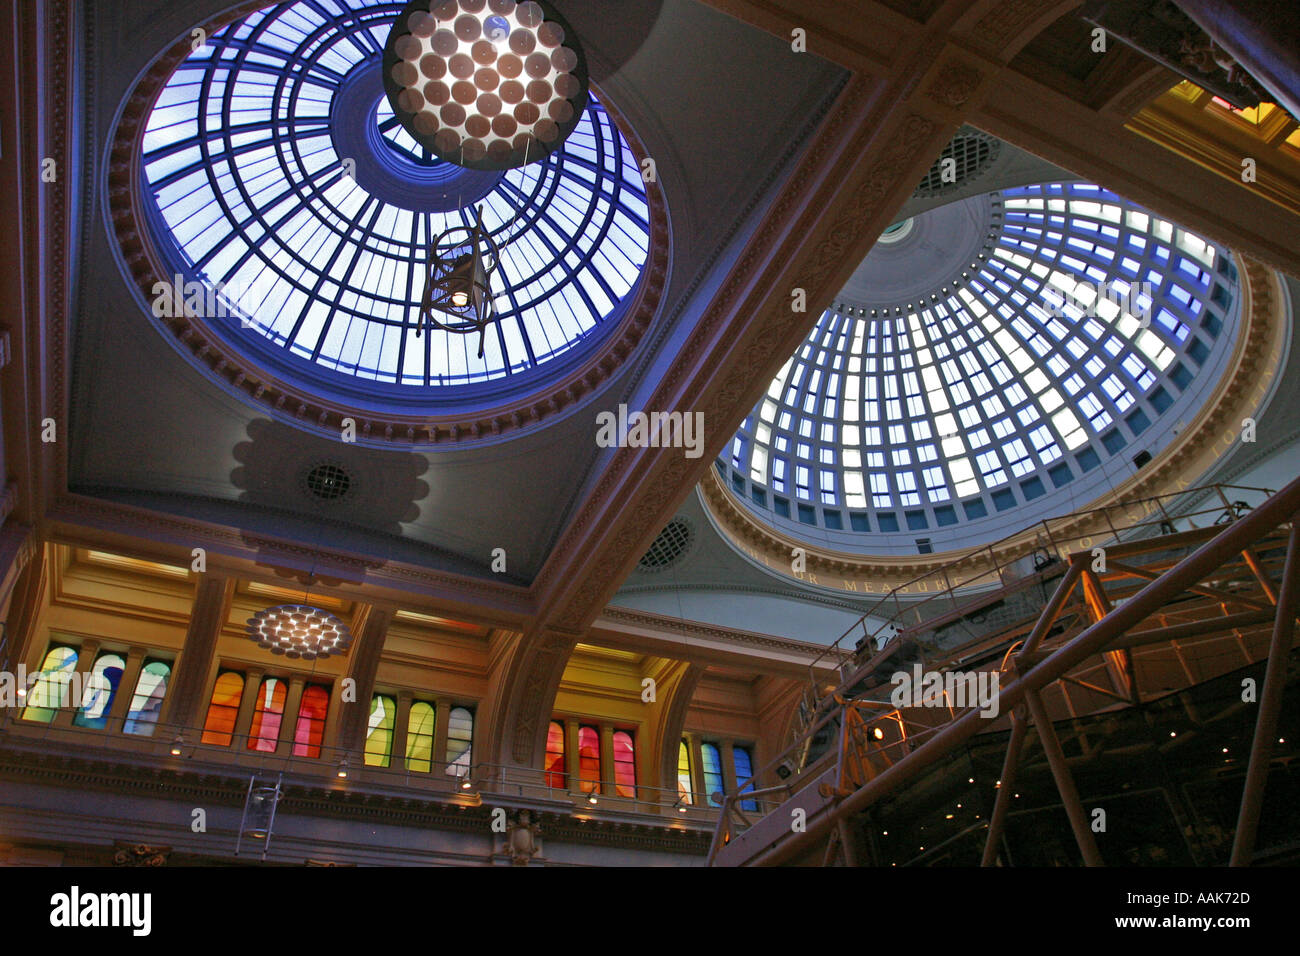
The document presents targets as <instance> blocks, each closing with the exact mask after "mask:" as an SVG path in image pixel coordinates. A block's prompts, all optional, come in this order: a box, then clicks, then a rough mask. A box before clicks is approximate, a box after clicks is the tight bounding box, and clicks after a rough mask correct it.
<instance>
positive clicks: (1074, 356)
mask: <svg viewBox="0 0 1300 956" xmlns="http://www.w3.org/2000/svg"><path fill="white" fill-rule="evenodd" d="M998 195H999V196H1000V200H1001V208H1002V217H1001V221H1000V223H999V224H998V226H997V227H996V231H995V233H993V234H992V235H991V236H990V240H991V245H986V247H985V248H986V249H988V250H989V251H988V254H985V253H983V252H981V253H980V254H979V256H978V258H977V259H976V260H975V261H974V262H972V263H971V265H970V268H969V269H967V270H963V271H962V272H961V273H960V274H959V275H956V276H954V277H952V278H951V280H950V281H948V282H946V283H944V282H943V280H942V277H939V281H937V282H936V288H935V291H934V293H933V294H931V295H929V296H928V297H926V298H924V299H922V300H920V301H909V302H899V303H896V304H893V303H891V304H890V305H889V306H884V305H878V306H877V307H875V308H866V307H858V306H856V305H853V306H850V305H848V304H847V303H837V304H836V305H835V306H834V307H833V308H832V309H830V310H828V311H827V312H825V313H824V314H823V315H822V316H821V318H820V320H819V321H818V322H817V325H816V326H815V328H814V329H813V331H812V332H811V333H810V334H809V336H808V338H807V339H806V340H805V342H804V344H803V345H802V346H801V347H800V348H799V350H798V351H797V352H796V354H795V355H793V356H792V357H791V358H790V359H789V361H787V362H786V364H785V366H784V367H783V368H782V369H781V371H780V372H779V373H778V375H777V377H776V378H775V379H774V380H773V381H772V383H771V385H770V386H769V388H768V390H767V394H766V396H765V397H764V398H763V399H761V400H760V401H759V402H758V404H757V405H756V406H755V408H754V410H753V411H752V412H751V414H750V415H749V416H748V417H747V418H746V420H745V422H744V423H743V424H742V426H741V428H740V430H739V431H738V432H737V434H736V436H735V438H734V439H733V441H732V444H731V446H730V448H729V449H728V450H727V451H726V452H724V454H723V456H722V457H720V458H719V460H718V463H717V464H718V470H719V473H720V474H721V476H722V477H723V479H724V482H725V483H726V484H727V485H728V487H730V489H731V490H732V491H733V492H734V493H735V494H736V495H737V496H738V497H739V498H740V499H741V500H743V501H744V502H745V503H746V505H747V506H748V507H749V508H750V509H751V510H752V511H754V512H756V513H757V514H758V515H759V516H760V517H763V518H764V520H765V521H766V522H768V523H769V524H772V525H773V526H774V527H777V528H784V529H785V530H786V531H789V532H792V533H794V534H796V535H799V534H802V535H803V536H804V537H813V538H815V539H816V540H819V541H826V542H828V543H830V544H832V545H833V546H835V547H840V548H844V549H846V550H863V549H868V550H873V551H878V552H879V553H886V552H896V551H907V552H910V553H912V554H916V553H917V552H918V551H920V552H921V553H927V552H928V551H930V550H942V549H943V548H944V547H952V546H965V545H969V544H975V543H984V542H985V541H989V540H993V539H995V538H997V537H999V536H1000V535H1001V534H1002V533H1004V531H1005V525H1004V524H1001V523H999V521H998V515H999V514H1000V513H1002V512H1005V511H1009V510H1012V509H1020V508H1024V507H1025V506H1026V505H1031V504H1032V505H1038V506H1041V507H1046V508H1048V509H1049V511H1048V512H1045V514H1046V513H1050V511H1052V510H1057V511H1059V510H1061V509H1060V505H1061V504H1062V503H1063V501H1065V502H1068V504H1069V505H1078V506H1082V505H1084V504H1086V503H1087V502H1088V501H1089V500H1091V499H1092V498H1094V497H1096V496H1097V495H1099V494H1101V493H1103V492H1104V491H1105V490H1106V489H1107V488H1108V487H1113V486H1114V485H1115V484H1116V483H1118V482H1119V481H1121V480H1123V479H1124V478H1126V477H1127V476H1128V475H1131V474H1132V473H1133V468H1134V467H1140V466H1141V464H1143V463H1145V461H1146V460H1149V458H1150V457H1151V456H1152V455H1154V454H1156V453H1157V452H1158V451H1159V450H1160V449H1161V448H1162V447H1164V445H1166V444H1168V442H1169V441H1170V440H1171V439H1172V437H1173V429H1174V427H1175V426H1176V425H1177V424H1178V423H1179V422H1180V421H1186V420H1190V419H1191V417H1192V416H1193V415H1194V414H1195V412H1196V410H1197V409H1198V408H1199V407H1200V404H1201V403H1202V402H1203V401H1204V400H1205V399H1206V398H1207V396H1208V393H1209V392H1210V390H1212V388H1213V386H1214V385H1215V384H1216V383H1217V381H1218V378H1219V376H1220V374H1221V373H1222V370H1223V364H1224V361H1225V353H1226V352H1230V351H1231V343H1232V342H1233V341H1234V339H1235V336H1236V332H1237V325H1238V304H1237V270H1236V267H1235V265H1234V264H1233V261H1232V258H1231V256H1230V255H1229V254H1228V253H1227V252H1226V251H1225V250H1223V249H1222V248H1220V247H1218V246H1215V245H1213V244H1212V243H1209V242H1207V241H1205V240H1203V239H1201V238H1200V237H1198V236H1196V235H1194V234H1192V233H1190V232H1188V231H1187V230H1185V229H1182V228H1180V227H1178V226H1176V225H1174V224H1172V223H1170V222H1167V221H1165V220H1163V219H1160V218H1159V217H1157V216H1154V215H1152V214H1150V213H1149V212H1147V211H1146V210H1144V209H1142V208H1141V207H1139V206H1137V205H1135V204H1133V203H1130V202H1128V201H1126V200H1123V199H1121V198H1120V197H1118V196H1116V195H1114V194H1113V193H1110V192H1108V191H1106V190H1104V189H1101V188H1099V187H1097V186H1092V185H1087V184H1081V183H1052V184H1045V185H1040V186H1029V187H1023V188H1017V189H1009V190H1005V191H1002V192H1001V193H1000V194H998ZM1143 283H1147V284H1148V285H1146V286H1145V287H1144V286H1143V285H1142V284H1143ZM1106 290H1110V292H1109V294H1107V292H1106ZM1099 291H1101V292H1103V295H1101V296H1097V292H1099ZM1116 292H1120V293H1123V295H1122V296H1120V295H1117V294H1115V293H1116ZM1089 299H1095V300H1096V301H1095V303H1094V304H1093V305H1092V306H1091V307H1086V308H1081V307H1080V306H1084V305H1085V304H1086V302H1087V301H1088V300H1089ZM1135 313H1139V314H1141V315H1145V316H1146V317H1147V322H1149V326H1146V327H1144V325H1143V322H1142V320H1141V318H1139V315H1138V314H1135ZM1066 510H1069V508H1068V507H1067V508H1066ZM1022 517H1025V516H1024V515H1023V514H1019V513H1018V515H1017V521H1020V520H1021V518H1022ZM810 531H812V532H813V533H812V534H811V535H809V532H810ZM864 533H865V534H864Z"/></svg>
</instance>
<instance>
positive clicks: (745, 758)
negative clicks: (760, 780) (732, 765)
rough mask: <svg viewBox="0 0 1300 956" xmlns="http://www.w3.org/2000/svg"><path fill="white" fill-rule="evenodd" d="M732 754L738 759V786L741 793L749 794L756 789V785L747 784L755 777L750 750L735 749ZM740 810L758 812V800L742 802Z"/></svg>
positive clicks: (743, 748)
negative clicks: (747, 781)
mask: <svg viewBox="0 0 1300 956" xmlns="http://www.w3.org/2000/svg"><path fill="white" fill-rule="evenodd" d="M731 752H732V754H733V755H734V757H735V759H736V785H737V786H739V787H740V792H741V793H748V792H750V791H752V790H753V789H754V784H753V783H752V782H751V783H745V781H746V780H748V779H749V778H750V777H752V776H753V775H754V760H753V757H751V756H750V753H749V750H748V749H747V748H745V747H733V748H732V751H731ZM740 809H742V810H757V809H758V801H757V800H741V801H740Z"/></svg>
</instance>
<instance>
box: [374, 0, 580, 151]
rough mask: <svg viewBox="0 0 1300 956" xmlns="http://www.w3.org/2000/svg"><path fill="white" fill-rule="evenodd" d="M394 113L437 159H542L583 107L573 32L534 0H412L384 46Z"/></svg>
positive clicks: (386, 78) (387, 86) (575, 121)
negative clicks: (518, 0)
mask: <svg viewBox="0 0 1300 956" xmlns="http://www.w3.org/2000/svg"><path fill="white" fill-rule="evenodd" d="M384 89H385V90H386V91H387V93H388V100H389V103H390V104H391V105H392V107H393V114H394V115H395V116H396V117H397V119H398V121H399V122H401V124H402V126H403V127H405V129H406V131H407V132H408V133H410V134H411V135H412V136H413V137H415V140H416V141H417V142H418V143H420V144H421V145H422V146H424V147H425V148H426V149H428V150H429V151H430V152H431V153H433V154H434V155H435V156H437V157H438V158H439V159H443V160H446V161H447V162H451V163H455V164H457V165H459V166H465V167H467V168H469V169H488V170H500V169H513V168H515V167H517V166H524V165H527V164H528V163H534V162H537V161H538V160H541V159H545V158H546V157H547V155H549V154H550V153H551V152H552V151H554V150H556V149H558V148H559V146H560V144H561V143H563V142H564V140H565V139H566V138H567V137H568V135H569V134H570V133H571V132H573V129H574V127H576V126H577V125H578V120H579V119H581V118H582V111H583V110H584V109H585V108H586V105H587V62H586V58H585V57H584V56H583V53H582V47H581V46H580V45H579V44H578V40H577V37H576V36H574V34H573V31H572V29H571V28H570V27H569V25H568V24H567V23H566V22H565V21H564V19H563V18H562V17H561V16H560V15H559V14H558V13H556V12H555V10H554V9H552V8H551V6H550V5H549V4H546V3H539V2H537V0H524V2H522V3H518V2H516V0H413V2H411V3H408V4H407V5H406V7H405V8H404V9H403V10H402V12H401V13H400V14H399V15H398V17H397V22H396V23H394V24H393V29H392V31H391V32H390V33H389V35H388V43H387V44H386V45H385V47H384Z"/></svg>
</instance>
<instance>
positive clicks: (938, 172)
mask: <svg viewBox="0 0 1300 956" xmlns="http://www.w3.org/2000/svg"><path fill="white" fill-rule="evenodd" d="M997 156H998V141H997V140H996V139H994V138H993V137H992V136H989V135H987V134H985V133H960V134H958V135H957V136H954V137H953V138H952V142H950V143H949V144H948V145H947V146H945V147H944V148H943V152H942V153H940V154H939V158H938V159H937V160H935V162H934V165H933V166H931V167H930V171H929V172H928V173H926V174H925V178H924V179H923V180H921V185H919V186H917V187H916V192H915V194H914V195H916V196H919V197H923V198H928V197H931V196H942V195H944V194H945V193H951V192H956V191H957V190H958V189H961V188H962V187H963V186H965V185H966V184H967V183H969V182H970V181H971V180H973V179H975V178H976V177H977V176H979V175H981V174H982V173H983V172H984V171H985V170H986V169H988V168H989V167H990V166H991V165H993V160H995V159H997ZM946 159H951V160H953V161H954V162H953V163H949V164H947V165H948V167H949V168H950V169H951V170H952V173H951V174H950V176H949V180H950V181H949V182H945V181H944V178H943V171H944V165H945V164H944V160H946Z"/></svg>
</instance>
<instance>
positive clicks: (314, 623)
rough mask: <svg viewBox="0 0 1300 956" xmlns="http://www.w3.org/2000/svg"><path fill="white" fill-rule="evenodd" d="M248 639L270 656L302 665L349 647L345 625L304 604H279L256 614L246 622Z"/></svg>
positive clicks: (350, 633)
mask: <svg viewBox="0 0 1300 956" xmlns="http://www.w3.org/2000/svg"><path fill="white" fill-rule="evenodd" d="M248 636H249V638H250V639H251V640H252V641H254V642H255V643H256V644H258V645H259V646H261V647H264V648H266V649H267V650H269V651H270V652H271V653H272V654H283V655H284V656H285V657H288V658H291V659H293V660H297V659H299V658H301V659H302V660H305V661H314V660H316V658H318V657H321V658H324V657H329V656H330V655H331V654H340V653H342V652H343V651H346V650H347V649H348V645H350V644H351V643H352V632H351V631H350V630H349V629H348V626H347V625H346V624H344V623H343V622H342V621H340V620H339V619H338V618H337V617H335V616H334V615H333V614H330V613H329V612H328V611H322V610H321V609H320V608H318V607H312V606H310V605H308V604H281V605H280V606H278V607H269V608H267V609H266V610H264V611H258V612H257V613H256V614H254V615H253V616H252V617H250V618H249V619H248Z"/></svg>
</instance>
